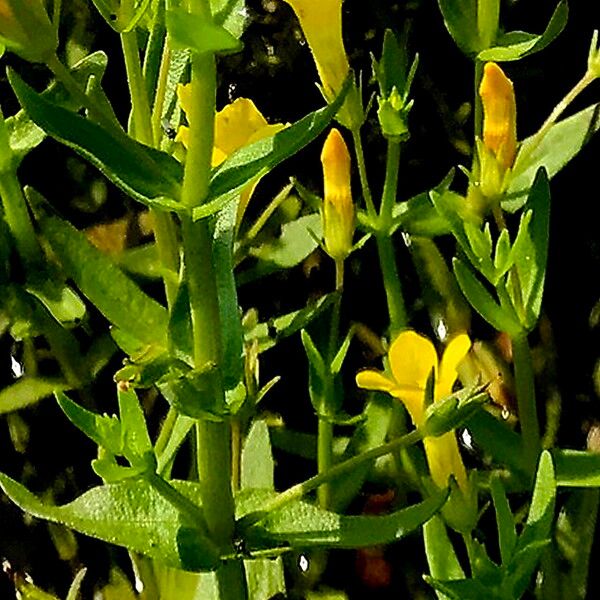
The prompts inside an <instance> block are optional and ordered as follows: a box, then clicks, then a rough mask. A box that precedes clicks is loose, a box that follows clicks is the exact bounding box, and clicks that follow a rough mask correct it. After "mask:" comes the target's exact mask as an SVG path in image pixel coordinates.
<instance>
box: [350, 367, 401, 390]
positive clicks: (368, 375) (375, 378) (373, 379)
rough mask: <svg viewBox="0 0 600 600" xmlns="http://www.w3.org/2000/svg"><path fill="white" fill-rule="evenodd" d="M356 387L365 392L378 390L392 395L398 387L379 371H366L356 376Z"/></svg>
mask: <svg viewBox="0 0 600 600" xmlns="http://www.w3.org/2000/svg"><path fill="white" fill-rule="evenodd" d="M356 385H357V386H358V387H360V388H363V389H365V390H376V391H379V392H388V393H391V392H392V390H393V389H394V388H395V387H396V384H395V382H394V381H392V380H391V379H389V378H388V377H386V376H385V375H384V374H383V373H381V372H379V371H374V370H373V369H366V370H364V371H360V373H358V374H357V375H356Z"/></svg>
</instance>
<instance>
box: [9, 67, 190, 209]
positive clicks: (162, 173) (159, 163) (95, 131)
mask: <svg viewBox="0 0 600 600" xmlns="http://www.w3.org/2000/svg"><path fill="white" fill-rule="evenodd" d="M8 77H9V81H10V84H11V86H12V88H13V90H14V92H15V94H16V95H17V97H18V99H19V102H20V103H21V105H22V106H23V108H24V109H25V110H26V111H27V114H28V115H29V117H30V118H31V119H32V120H33V121H34V122H35V123H36V125H38V126H39V127H41V128H42V129H43V130H44V131H45V132H46V133H47V134H48V135H50V136H52V137H53V138H55V139H57V140H58V141H59V142H61V143H63V144H65V145H66V146H69V147H70V148H73V149H74V150H75V151H76V152H78V153H79V154H80V155H81V156H83V157H84V158H85V159H87V160H89V161H90V162H91V163H92V164H93V165H94V166H96V167H97V168H98V169H99V170H100V171H102V173H103V174H104V175H105V176H106V177H108V179H110V180H111V181H112V182H113V183H114V184H115V185H117V186H119V187H120V188H121V189H122V190H123V191H124V192H125V193H126V194H128V195H130V196H131V197H132V198H134V199H136V200H138V201H139V202H142V203H144V204H146V205H148V206H159V207H162V208H163V209H164V208H166V209H170V210H182V206H181V205H180V204H179V203H178V202H177V200H178V199H179V194H180V182H181V180H182V177H183V168H182V165H181V164H180V163H179V162H177V161H176V160H175V159H174V158H173V157H172V156H170V155H169V154H166V153H165V152H161V151H159V150H154V149H152V148H150V147H148V146H144V145H143V144H140V143H138V142H136V141H134V140H133V139H131V138H129V137H128V136H127V135H125V133H123V132H120V133H119V132H117V131H116V130H114V131H107V130H106V129H104V128H103V127H100V126H99V125H97V124H96V123H93V122H92V121H90V120H88V119H85V118H84V117H81V116H79V115H78V114H76V113H74V112H71V111H69V110H67V109H65V108H62V107H60V106H58V105H56V104H54V103H52V102H50V101H48V100H46V98H44V96H42V95H41V94H38V93H37V92H36V91H34V90H33V89H32V88H31V87H29V86H28V85H27V84H26V83H24V82H23V80H22V79H21V78H20V77H19V76H18V75H17V74H16V73H15V72H14V71H12V70H9V72H8Z"/></svg>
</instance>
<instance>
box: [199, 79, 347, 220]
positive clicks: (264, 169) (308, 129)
mask: <svg viewBox="0 0 600 600" xmlns="http://www.w3.org/2000/svg"><path fill="white" fill-rule="evenodd" d="M350 84H351V79H348V80H347V81H346V83H345V84H344V86H343V88H342V90H341V92H340V93H339V94H338V96H337V98H336V99H335V100H334V101H333V102H332V103H331V104H329V105H328V106H326V107H325V108H321V109H319V110H316V111H314V112H312V113H309V114H308V115H306V116H305V117H303V118H302V119H300V120H299V121H297V122H296V123H294V124H293V125H291V126H290V127H286V128H285V129H283V130H281V131H279V132H277V133H276V134H275V135H274V136H271V137H268V138H263V139H261V140H258V141H256V142H254V143H253V144H250V145H248V146H244V147H243V148H240V149H239V150H237V151H236V152H234V153H233V154H232V155H231V156H229V157H228V158H227V159H226V160H225V161H224V162H223V163H222V164H220V165H219V166H218V167H217V168H216V169H215V170H214V171H213V174H212V177H211V181H210V187H209V193H208V198H207V201H208V200H214V199H217V198H219V197H220V196H223V195H224V194H227V193H228V192H231V191H232V190H234V189H240V188H241V187H243V186H244V185H245V184H246V183H248V182H249V181H250V180H252V179H254V178H255V177H257V176H263V175H265V174H266V173H268V172H269V171H270V170H272V169H273V168H274V167H275V166H277V165H278V164H279V163H280V162H282V161H284V160H285V159H286V158H289V157H290V156H293V155H294V154H296V153H297V152H299V151H300V150H301V149H302V148H304V146H306V145H307V144H309V143H310V142H312V141H313V140H314V139H315V138H316V137H317V136H318V135H319V134H320V133H321V132H322V131H324V129H325V127H327V125H328V124H329V122H330V121H331V120H332V119H333V117H334V116H335V114H336V113H337V111H338V109H339V108H340V106H341V105H342V103H343V101H344V98H345V97H346V94H347V92H348V90H349V89H350ZM200 208H201V207H200Z"/></svg>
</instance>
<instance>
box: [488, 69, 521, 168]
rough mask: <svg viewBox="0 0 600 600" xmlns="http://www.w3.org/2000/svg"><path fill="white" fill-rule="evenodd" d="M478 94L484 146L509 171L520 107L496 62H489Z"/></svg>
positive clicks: (515, 144) (513, 152) (509, 83)
mask: <svg viewBox="0 0 600 600" xmlns="http://www.w3.org/2000/svg"><path fill="white" fill-rule="evenodd" d="M479 95H480V96H481V100H482V102H483V143H484V145H485V147H486V148H487V149H488V150H491V152H492V153H493V155H494V156H495V157H496V160H497V161H498V164H499V166H500V167H501V168H502V169H503V170H504V171H506V170H507V169H510V168H511V167H512V165H513V163H514V161H515V156H516V154H517V104H516V100H515V91H514V89H513V84H512V82H511V80H510V79H508V77H506V75H505V74H504V72H503V71H502V69H501V68H500V67H499V66H498V65H497V64H496V63H493V62H489V63H486V65H485V67H484V69H483V78H482V79H481V85H480V86H479Z"/></svg>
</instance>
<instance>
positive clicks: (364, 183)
mask: <svg viewBox="0 0 600 600" xmlns="http://www.w3.org/2000/svg"><path fill="white" fill-rule="evenodd" d="M352 139H353V141H354V152H355V153H356V163H357V164H358V174H359V177H360V186H361V189H362V194H363V198H364V199H365V206H366V207H367V213H368V214H369V216H370V217H372V218H374V217H375V215H376V214H377V213H376V211H375V205H374V204H373V196H372V194H371V188H370V187H369V180H368V178H367V166H366V164H365V154H364V151H363V147H362V139H361V137H360V129H358V128H355V129H353V130H352Z"/></svg>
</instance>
